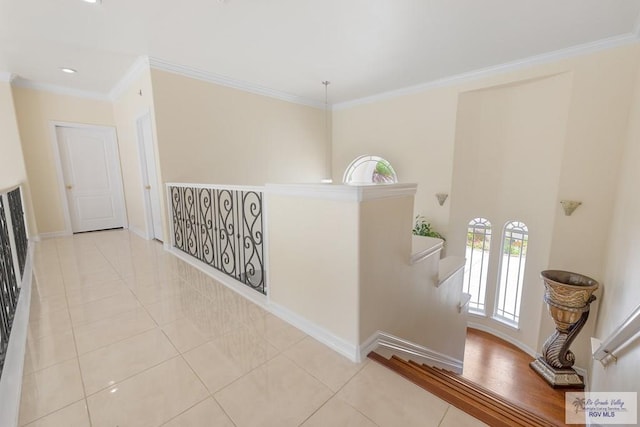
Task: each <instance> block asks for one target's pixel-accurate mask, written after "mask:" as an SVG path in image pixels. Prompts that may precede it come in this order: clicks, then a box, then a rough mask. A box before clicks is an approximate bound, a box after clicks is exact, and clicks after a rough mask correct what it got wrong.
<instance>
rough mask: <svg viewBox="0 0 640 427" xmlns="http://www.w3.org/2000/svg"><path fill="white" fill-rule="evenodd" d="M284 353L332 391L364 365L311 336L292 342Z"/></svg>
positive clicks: (343, 383)
mask: <svg viewBox="0 0 640 427" xmlns="http://www.w3.org/2000/svg"><path fill="white" fill-rule="evenodd" d="M285 355H286V356H287V357H288V358H290V359H291V360H293V361H294V362H296V364H297V365H298V366H300V367H302V368H303V369H304V370H305V371H307V372H309V373H310V374H311V375H313V376H314V377H316V378H317V379H319V380H320V381H322V382H323V383H324V384H326V385H327V386H328V387H329V388H330V389H331V390H333V391H338V390H340V388H342V386H343V385H345V384H346V383H347V381H349V380H350V379H351V378H352V377H353V376H354V375H355V374H356V373H357V372H358V371H359V370H360V369H362V367H363V366H364V363H354V362H352V361H350V360H349V359H347V358H346V357H344V356H342V355H340V354H338V353H336V352H335V351H333V350H331V349H330V348H329V347H327V346H326V345H324V344H322V343H320V342H318V341H316V340H314V339H313V338H311V337H306V338H304V339H303V340H302V341H300V342H298V343H297V344H294V345H293V346H292V347H291V348H289V349H288V350H287V351H285Z"/></svg>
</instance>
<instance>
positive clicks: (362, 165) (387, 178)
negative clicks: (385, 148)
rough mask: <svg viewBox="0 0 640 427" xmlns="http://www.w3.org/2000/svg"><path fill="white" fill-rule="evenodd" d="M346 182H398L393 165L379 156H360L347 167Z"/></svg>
mask: <svg viewBox="0 0 640 427" xmlns="http://www.w3.org/2000/svg"><path fill="white" fill-rule="evenodd" d="M342 181H343V182H344V183H345V184H391V183H396V182H398V177H397V176H396V172H395V170H393V166H391V163H389V162H388V161H387V160H385V159H383V158H382V157H378V156H368V155H367V156H360V157H358V158H357V159H355V160H354V161H353V162H351V164H350V165H349V166H348V167H347V170H346V171H345V172H344V176H343V178H342Z"/></svg>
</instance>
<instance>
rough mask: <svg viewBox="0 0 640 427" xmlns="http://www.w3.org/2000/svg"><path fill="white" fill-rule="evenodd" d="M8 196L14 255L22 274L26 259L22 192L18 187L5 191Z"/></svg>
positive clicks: (25, 232) (27, 242) (26, 240)
mask: <svg viewBox="0 0 640 427" xmlns="http://www.w3.org/2000/svg"><path fill="white" fill-rule="evenodd" d="M7 196H8V198H9V211H10V212H11V223H12V227H13V237H14V239H15V242H16V255H17V256H18V265H19V267H20V274H24V265H25V262H26V260H27V248H28V244H29V241H28V238H27V228H26V226H25V221H24V210H23V207H22V194H21V193H20V188H16V189H15V190H13V191H11V192H9V193H7Z"/></svg>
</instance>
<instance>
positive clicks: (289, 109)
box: [151, 69, 327, 185]
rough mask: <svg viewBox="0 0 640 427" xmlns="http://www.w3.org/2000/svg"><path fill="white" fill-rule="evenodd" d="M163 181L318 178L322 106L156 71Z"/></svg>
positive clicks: (250, 182) (261, 181) (322, 141)
mask: <svg viewBox="0 0 640 427" xmlns="http://www.w3.org/2000/svg"><path fill="white" fill-rule="evenodd" d="M151 78H152V83H153V96H154V103H155V114H156V123H157V135H158V148H159V156H160V165H161V168H162V177H163V180H164V181H165V182H202V183H211V184H241V185H263V184H265V183H266V182H319V181H320V180H321V179H322V178H324V174H325V168H326V153H327V149H326V143H325V129H324V111H323V110H320V109H316V108H311V107H306V106H302V105H298V104H292V103H289V102H284V101H280V100H277V99H273V98H269V97H265V96H260V95H255V94H252V93H248V92H243V91H240V90H237V89H231V88H228V87H223V86H219V85H215V84H212V83H208V82H204V81H201V80H196V79H192V78H188V77H184V76H180V75H177V74H172V73H168V72H164V71H159V70H155V69H154V70H152V71H151Z"/></svg>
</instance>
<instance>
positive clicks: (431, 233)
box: [413, 215, 447, 241]
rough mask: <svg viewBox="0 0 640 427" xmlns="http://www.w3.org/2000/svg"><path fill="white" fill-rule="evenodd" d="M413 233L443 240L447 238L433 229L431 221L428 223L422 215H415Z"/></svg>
mask: <svg viewBox="0 0 640 427" xmlns="http://www.w3.org/2000/svg"><path fill="white" fill-rule="evenodd" d="M413 234H415V235H416V236H426V237H436V238H438V239H442V240H444V241H446V240H447V239H445V238H444V236H443V235H442V234H440V233H438V232H437V231H436V230H434V229H433V227H432V226H431V223H429V221H427V219H426V218H425V217H424V216H422V215H417V216H416V224H415V226H414V227H413Z"/></svg>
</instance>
